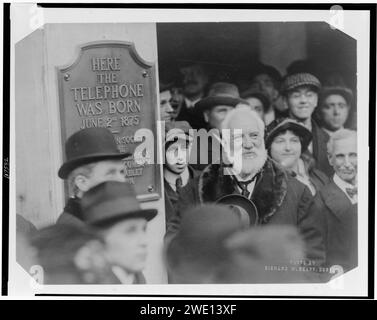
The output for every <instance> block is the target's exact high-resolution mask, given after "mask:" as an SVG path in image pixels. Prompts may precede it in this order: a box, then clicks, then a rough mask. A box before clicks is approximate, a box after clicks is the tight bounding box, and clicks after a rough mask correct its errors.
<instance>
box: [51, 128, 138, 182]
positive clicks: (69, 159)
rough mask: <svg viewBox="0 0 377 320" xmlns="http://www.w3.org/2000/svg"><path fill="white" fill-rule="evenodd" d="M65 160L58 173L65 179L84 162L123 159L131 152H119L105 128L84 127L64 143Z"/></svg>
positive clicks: (110, 134) (112, 137)
mask: <svg viewBox="0 0 377 320" xmlns="http://www.w3.org/2000/svg"><path fill="white" fill-rule="evenodd" d="M65 154H66V161H65V162H64V163H63V165H62V166H61V167H60V169H59V171H58V175H59V177H60V178H62V179H66V178H67V177H68V175H69V173H70V172H72V170H74V169H76V168H77V167H80V166H82V165H85V164H89V163H92V162H97V161H101V160H107V159H123V158H126V157H128V156H130V155H131V153H120V151H119V149H118V147H117V144H116V142H115V139H114V136H113V134H112V133H111V132H110V131H109V130H107V129H106V128H86V129H83V130H80V131H77V132H75V133H74V134H73V135H71V136H70V137H69V138H68V140H67V142H66V143H65Z"/></svg>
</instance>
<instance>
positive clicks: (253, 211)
mask: <svg viewBox="0 0 377 320" xmlns="http://www.w3.org/2000/svg"><path fill="white" fill-rule="evenodd" d="M216 203H217V204H222V205H226V206H228V207H229V208H230V209H232V210H233V212H235V213H236V214H237V215H238V216H239V218H240V220H241V222H242V224H243V225H244V226H245V227H246V226H254V225H257V224H258V218H259V215H258V210H257V207H256V206H255V204H254V202H253V201H251V200H249V199H248V198H246V197H244V196H243V195H240V194H229V195H226V196H223V197H221V198H220V199H218V200H217V201H216Z"/></svg>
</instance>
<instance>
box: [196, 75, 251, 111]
mask: <svg viewBox="0 0 377 320" xmlns="http://www.w3.org/2000/svg"><path fill="white" fill-rule="evenodd" d="M241 102H242V103H245V104H248V102H247V101H245V100H243V99H241V98H240V93H239V91H238V88H237V86H236V85H234V84H232V83H227V82H216V83H214V84H213V85H212V86H211V88H210V89H209V92H208V95H207V97H205V98H203V99H202V100H200V101H199V102H197V103H196V104H195V109H197V110H199V111H201V112H203V111H205V110H208V109H211V108H213V107H214V106H218V105H225V106H231V107H235V106H236V105H237V104H239V103H241Z"/></svg>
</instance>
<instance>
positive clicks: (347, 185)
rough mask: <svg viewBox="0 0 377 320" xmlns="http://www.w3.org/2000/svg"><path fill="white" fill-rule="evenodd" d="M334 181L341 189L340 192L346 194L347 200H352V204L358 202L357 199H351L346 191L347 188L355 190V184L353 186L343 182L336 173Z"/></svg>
mask: <svg viewBox="0 0 377 320" xmlns="http://www.w3.org/2000/svg"><path fill="white" fill-rule="evenodd" d="M333 180H334V183H335V184H336V185H337V186H338V187H339V189H340V190H342V191H343V192H344V193H345V195H346V196H347V198H348V199H350V200H351V202H352V203H356V202H357V200H356V199H355V197H353V198H351V197H350V195H349V194H348V193H347V190H346V189H347V188H351V189H353V188H355V187H356V186H354V185H353V184H351V183H349V182H347V181H344V180H342V179H341V178H340V177H339V176H338V175H337V174H336V173H335V174H334V177H333Z"/></svg>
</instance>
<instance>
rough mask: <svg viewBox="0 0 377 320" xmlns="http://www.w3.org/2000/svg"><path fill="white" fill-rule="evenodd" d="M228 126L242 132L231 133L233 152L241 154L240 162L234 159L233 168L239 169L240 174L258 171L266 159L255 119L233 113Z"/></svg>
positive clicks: (260, 133) (261, 137) (261, 136)
mask: <svg viewBox="0 0 377 320" xmlns="http://www.w3.org/2000/svg"><path fill="white" fill-rule="evenodd" d="M229 128H230V129H231V130H232V129H241V132H242V133H241V132H240V133H238V132H234V133H233V134H232V135H231V137H232V138H233V143H234V145H233V154H235V155H237V154H242V157H241V163H238V162H239V161H237V159H236V161H235V163H234V168H235V169H236V170H240V172H241V175H251V174H253V173H256V172H258V171H259V170H260V169H261V168H262V167H263V165H264V163H265V161H266V149H265V145H264V141H263V134H262V132H260V128H259V126H258V122H257V120H256V119H255V118H254V117H252V116H245V114H243V113H239V114H235V115H234V116H233V117H232V119H231V121H230V122H229Z"/></svg>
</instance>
